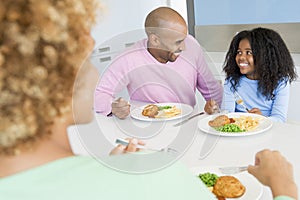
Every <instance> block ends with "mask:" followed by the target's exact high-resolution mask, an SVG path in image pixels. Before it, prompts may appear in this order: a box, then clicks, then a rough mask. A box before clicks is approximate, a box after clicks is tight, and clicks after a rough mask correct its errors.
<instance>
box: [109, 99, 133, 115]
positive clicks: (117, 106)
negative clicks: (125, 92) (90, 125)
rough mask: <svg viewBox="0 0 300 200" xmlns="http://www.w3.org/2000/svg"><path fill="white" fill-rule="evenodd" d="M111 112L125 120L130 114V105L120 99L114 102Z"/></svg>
mask: <svg viewBox="0 0 300 200" xmlns="http://www.w3.org/2000/svg"><path fill="white" fill-rule="evenodd" d="M111 112H112V114H113V115H115V116H117V117H118V118H120V119H125V118H126V117H127V116H128V115H129V113H130V104H129V103H128V102H127V101H125V100H124V99H123V98H121V97H120V98H118V99H117V100H115V101H114V102H112V104H111Z"/></svg>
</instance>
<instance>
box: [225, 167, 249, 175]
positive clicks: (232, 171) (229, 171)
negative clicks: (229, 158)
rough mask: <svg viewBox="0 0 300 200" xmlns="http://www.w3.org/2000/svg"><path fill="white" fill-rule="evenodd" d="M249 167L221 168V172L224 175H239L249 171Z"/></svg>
mask: <svg viewBox="0 0 300 200" xmlns="http://www.w3.org/2000/svg"><path fill="white" fill-rule="evenodd" d="M247 169H248V166H239V167H220V168H219V170H220V171H221V173H223V174H237V173H240V172H243V171H247Z"/></svg>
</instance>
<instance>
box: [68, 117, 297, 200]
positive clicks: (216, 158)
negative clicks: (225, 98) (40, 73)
mask: <svg viewBox="0 0 300 200" xmlns="http://www.w3.org/2000/svg"><path fill="white" fill-rule="evenodd" d="M196 112H197V111H194V113H196ZM205 117H207V115H202V116H199V117H196V118H194V119H192V120H190V121H188V122H187V123H185V124H183V125H182V126H179V127H174V126H173V125H174V124H175V123H176V122H179V121H181V120H182V119H178V120H174V121H166V122H159V123H157V122H145V121H140V120H136V119H133V118H131V117H128V118H126V119H125V120H120V119H117V118H116V117H106V116H103V115H100V114H96V115H95V119H94V121H93V122H92V123H90V124H88V125H81V126H77V127H76V128H75V127H70V129H69V136H70V140H71V145H72V148H73V149H74V152H75V153H76V154H83V155H84V154H90V153H91V152H102V153H103V154H108V153H109V151H110V150H111V148H112V147H113V146H114V145H115V144H114V142H115V140H116V138H128V137H136V138H141V139H142V140H144V141H145V142H146V146H147V147H150V148H156V149H161V148H164V147H171V148H173V149H176V150H178V151H179V152H181V153H180V156H179V159H180V160H181V161H182V162H183V163H185V164H186V165H187V166H188V167H189V168H191V169H192V168H195V167H210V166H211V167H216V166H243V165H246V166H247V165H249V164H252V163H254V155H255V153H256V152H258V151H260V150H262V149H266V148H267V149H272V150H279V151H280V152H281V153H282V154H283V155H284V156H285V157H286V158H287V159H288V160H289V161H290V162H291V163H292V164H293V166H294V175H295V180H296V182H297V184H298V185H300V170H299V169H300V156H298V155H297V152H299V150H300V145H299V142H300V133H299V129H300V126H299V125H297V124H288V123H273V125H272V127H271V128H270V129H269V130H267V131H265V132H263V133H259V134H256V135H250V136H241V137H223V136H215V135H210V134H207V133H204V132H202V131H200V130H199V129H198V127H197V124H198V121H199V120H200V119H203V118H205ZM75 129H76V130H75ZM74 132H76V133H77V134H74ZM99 141H102V143H101V142H99ZM99 143H100V144H99ZM80 146H81V147H80ZM82 146H83V147H82ZM261 199H264V200H265V199H272V197H271V192H270V190H269V188H267V187H264V190H263V196H262V197H261Z"/></svg>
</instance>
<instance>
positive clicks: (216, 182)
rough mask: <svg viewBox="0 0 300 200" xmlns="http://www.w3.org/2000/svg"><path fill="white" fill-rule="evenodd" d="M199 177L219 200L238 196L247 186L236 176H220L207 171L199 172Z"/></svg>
mask: <svg viewBox="0 0 300 200" xmlns="http://www.w3.org/2000/svg"><path fill="white" fill-rule="evenodd" d="M198 177H199V178H200V180H201V181H202V182H203V183H204V184H205V185H206V187H208V189H209V190H210V191H211V192H212V193H213V194H215V195H216V197H217V198H218V199H219V200H220V199H225V198H237V197H240V196H242V195H243V194H244V193H245V191H246V188H245V186H244V185H243V184H242V183H241V182H240V181H239V180H238V179H237V178H235V177H234V176H218V175H216V174H214V173H210V172H205V173H201V174H199V175H198Z"/></svg>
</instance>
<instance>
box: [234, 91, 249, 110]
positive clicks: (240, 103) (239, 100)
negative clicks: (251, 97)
mask: <svg viewBox="0 0 300 200" xmlns="http://www.w3.org/2000/svg"><path fill="white" fill-rule="evenodd" d="M233 95H234V99H235V102H236V103H237V104H239V105H241V106H243V108H245V110H247V112H249V109H248V108H247V106H246V105H245V103H244V100H243V99H242V97H241V96H240V95H239V93H237V91H235V92H234V93H233Z"/></svg>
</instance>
